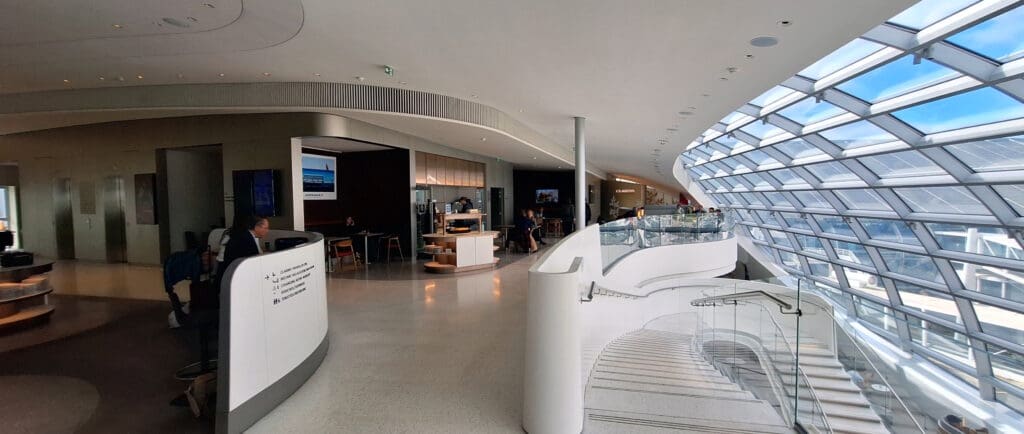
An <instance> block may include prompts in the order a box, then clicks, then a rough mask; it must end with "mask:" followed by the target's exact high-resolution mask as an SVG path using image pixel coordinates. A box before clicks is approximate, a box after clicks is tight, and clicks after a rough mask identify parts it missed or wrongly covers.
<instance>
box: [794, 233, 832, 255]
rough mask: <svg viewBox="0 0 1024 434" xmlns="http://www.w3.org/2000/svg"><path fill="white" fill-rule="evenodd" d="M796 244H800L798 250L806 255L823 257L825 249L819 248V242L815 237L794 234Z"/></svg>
mask: <svg viewBox="0 0 1024 434" xmlns="http://www.w3.org/2000/svg"><path fill="white" fill-rule="evenodd" d="M793 236H794V237H796V242H797V243H798V244H800V249H801V250H803V251H804V252H806V253H813V254H816V255H821V256H825V248H824V247H822V246H821V241H819V240H818V238H817V237H812V236H807V235H801V234H794V235H793Z"/></svg>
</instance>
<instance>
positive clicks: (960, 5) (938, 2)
mask: <svg viewBox="0 0 1024 434" xmlns="http://www.w3.org/2000/svg"><path fill="white" fill-rule="evenodd" d="M977 2H978V0H921V1H920V2H918V3H917V4H916V5H914V6H911V7H910V9H907V10H905V11H903V12H901V13H900V14H899V15H896V16H895V17H892V19H890V20H889V22H890V23H893V24H897V25H900V26H903V27H907V28H910V29H914V30H921V29H923V28H925V27H928V26H930V25H932V24H934V23H936V22H938V21H939V20H941V19H943V18H946V17H948V16H950V15H953V14H955V13H957V12H959V11H961V10H963V9H964V8H966V7H968V6H970V5H972V4H975V3H977Z"/></svg>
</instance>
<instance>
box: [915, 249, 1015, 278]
mask: <svg viewBox="0 0 1024 434" xmlns="http://www.w3.org/2000/svg"><path fill="white" fill-rule="evenodd" d="M934 255H935V256H936V257H940V258H943V259H949V260H951V261H957V262H965V263H970V264H974V265H981V266H983V267H995V268H1001V269H1004V270H1009V271H1017V272H1020V273H1024V261H1021V260H1016V259H1010V258H1000V257H998V256H986V255H982V254H979V253H967V252H957V251H952V250H939V251H938V252H935V253H934Z"/></svg>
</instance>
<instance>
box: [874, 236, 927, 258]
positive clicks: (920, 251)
mask: <svg viewBox="0 0 1024 434" xmlns="http://www.w3.org/2000/svg"><path fill="white" fill-rule="evenodd" d="M864 245H865V246H871V247H874V248H876V249H886V250H895V251H899V252H906V253H913V254H915V255H927V254H928V252H927V251H925V249H924V247H921V246H914V245H910V244H903V243H894V242H891V241H881V240H876V239H870V240H867V241H865V242H864Z"/></svg>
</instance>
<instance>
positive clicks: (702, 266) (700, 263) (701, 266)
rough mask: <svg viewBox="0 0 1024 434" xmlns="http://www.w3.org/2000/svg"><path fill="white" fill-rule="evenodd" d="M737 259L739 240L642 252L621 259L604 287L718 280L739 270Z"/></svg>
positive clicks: (607, 273)
mask: <svg viewBox="0 0 1024 434" xmlns="http://www.w3.org/2000/svg"><path fill="white" fill-rule="evenodd" d="M736 258H737V249H736V237H731V238H726V239H724V240H718V241H708V242H703V243H689V244H674V245H668V246H659V247H651V248H646V249H641V250H637V251H634V252H632V253H629V254H627V255H625V256H623V257H621V258H619V259H618V260H617V261H616V262H615V263H614V264H613V265H612V266H611V267H610V268H609V269H608V271H607V272H605V274H604V284H603V286H605V287H607V288H612V289H620V288H622V289H625V288H632V287H640V286H645V285H647V284H649V283H652V282H656V281H657V280H659V279H671V278H695V279H696V278H708V277H718V276H721V275H723V274H728V273H730V272H732V270H733V269H735V268H736Z"/></svg>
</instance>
